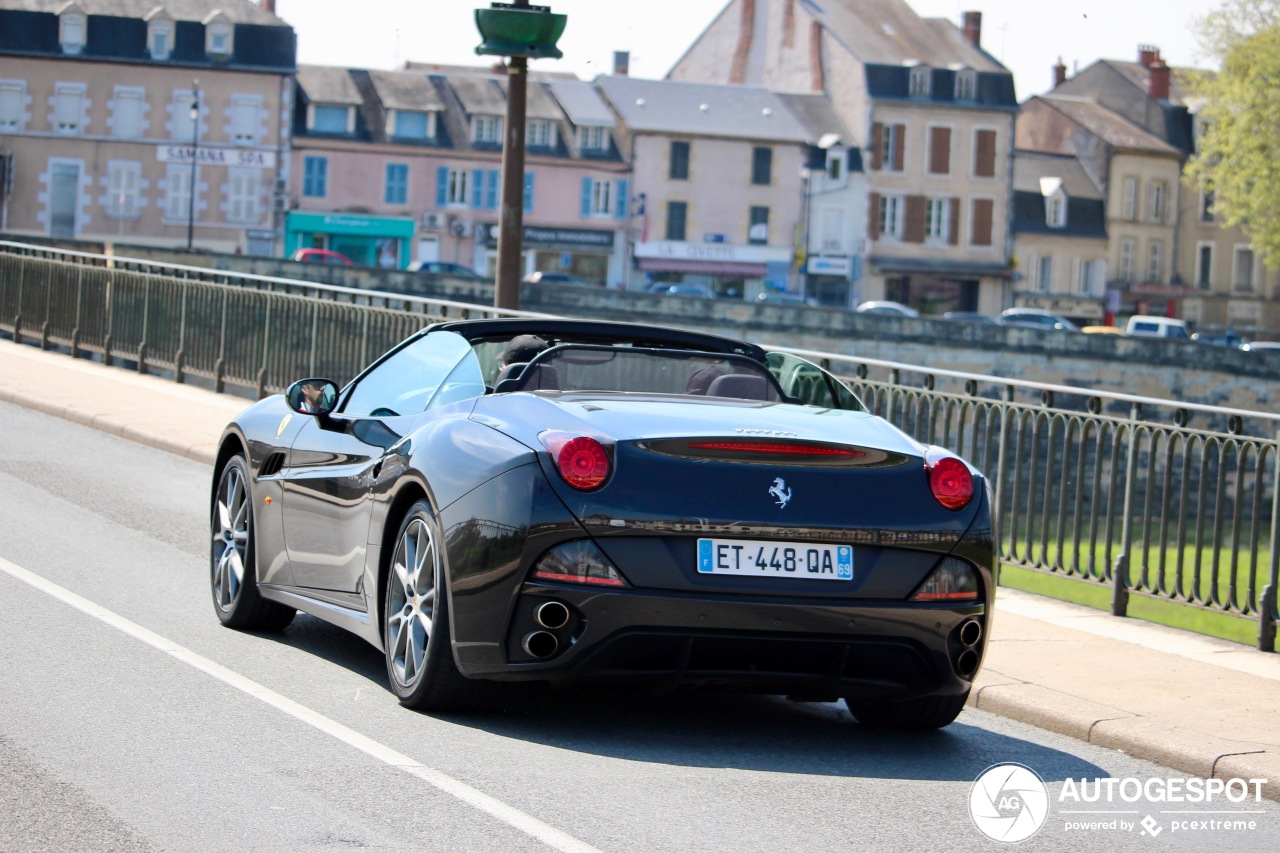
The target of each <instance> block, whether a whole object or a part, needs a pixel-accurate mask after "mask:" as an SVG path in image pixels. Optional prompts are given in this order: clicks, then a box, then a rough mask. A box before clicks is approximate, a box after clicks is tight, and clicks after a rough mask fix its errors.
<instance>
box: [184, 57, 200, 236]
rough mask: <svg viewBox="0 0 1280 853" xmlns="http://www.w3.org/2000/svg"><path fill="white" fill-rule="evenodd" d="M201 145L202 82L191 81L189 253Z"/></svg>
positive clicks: (194, 220)
mask: <svg viewBox="0 0 1280 853" xmlns="http://www.w3.org/2000/svg"><path fill="white" fill-rule="evenodd" d="M199 145H200V81H199V80H192V81H191V192H190V193H189V194H188V197H187V251H188V252H190V251H191V238H192V236H193V235H194V232H195V227H196V151H197V150H198V148H199Z"/></svg>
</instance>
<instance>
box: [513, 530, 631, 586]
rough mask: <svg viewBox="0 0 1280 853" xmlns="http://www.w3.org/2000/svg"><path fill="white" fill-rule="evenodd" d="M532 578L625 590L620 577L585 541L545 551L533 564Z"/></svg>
mask: <svg viewBox="0 0 1280 853" xmlns="http://www.w3.org/2000/svg"><path fill="white" fill-rule="evenodd" d="M533 577H534V579H536V580H544V581H560V582H562V583H582V584H589V585H591V586H627V582H626V581H625V580H624V579H623V577H622V574H621V573H620V572H619V571H618V570H617V569H616V568H614V566H613V563H611V562H609V558H608V557H606V556H605V555H604V552H603V551H601V550H600V548H599V547H598V546H597V545H596V543H594V542H592V541H591V540H589V539H575V540H573V541H572V542H564V543H562V544H560V545H557V546H555V547H554V548H552V549H551V550H550V551H547V553H545V554H543V555H542V556H541V557H539V558H538V562H537V563H535V564H534V566H533Z"/></svg>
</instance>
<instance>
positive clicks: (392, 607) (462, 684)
mask: <svg viewBox="0 0 1280 853" xmlns="http://www.w3.org/2000/svg"><path fill="white" fill-rule="evenodd" d="M441 546H442V540H441V536H440V525H439V524H438V523H437V522H436V518H435V514H434V513H433V512H432V510H431V504H429V503H428V502H427V501H418V502H417V503H416V504H414V505H413V506H412V507H410V509H409V513H408V515H406V516H405V519H404V521H403V522H402V523H401V525H400V532H399V533H398V534H397V535H396V548H395V552H394V554H393V555H392V557H391V565H390V566H389V568H388V571H387V591H386V598H385V599H384V607H385V611H384V612H385V618H384V620H383V631H382V645H383V648H384V649H385V650H386V658H387V676H388V678H389V679H390V681H391V690H392V692H394V693H395V694H396V697H397V698H399V700H400V704H401V705H404V706H405V707H407V708H413V709H414V710H417V711H467V710H471V709H473V708H475V707H476V706H477V705H479V704H480V702H481V701H483V699H484V696H485V694H486V692H487V688H488V686H489V683H488V682H485V681H479V680H476V679H470V678H467V677H466V676H464V675H463V674H462V673H461V672H459V671H458V665H457V663H456V662H455V661H454V659H453V645H452V642H451V641H450V638H449V597H448V595H447V590H446V588H445V573H444V559H443V556H442V554H441Z"/></svg>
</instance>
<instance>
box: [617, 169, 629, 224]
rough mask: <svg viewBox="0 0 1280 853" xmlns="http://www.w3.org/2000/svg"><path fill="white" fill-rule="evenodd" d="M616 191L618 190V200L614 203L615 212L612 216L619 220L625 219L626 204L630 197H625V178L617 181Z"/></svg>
mask: <svg viewBox="0 0 1280 853" xmlns="http://www.w3.org/2000/svg"><path fill="white" fill-rule="evenodd" d="M617 190H618V198H617V199H616V200H615V202H614V208H615V210H616V212H615V214H614V215H615V216H617V217H618V218H619V219H626V218H627V204H628V201H629V199H630V196H628V195H627V179H626V178H622V179H620V180H619V181H618V183H617Z"/></svg>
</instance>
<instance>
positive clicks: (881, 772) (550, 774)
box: [0, 404, 1280, 853]
mask: <svg viewBox="0 0 1280 853" xmlns="http://www.w3.org/2000/svg"><path fill="white" fill-rule="evenodd" d="M0 437H2V439H0V851H5V853H22V851H78V850H85V851H108V850H109V851H133V850H137V851H150V850H172V851H201V853H208V851H222V850H227V851H241V850H263V851H283V850H288V851H310V850H316V851H331V850H343V849H365V850H424V851H434V850H442V851H443V850H449V851H473V850H477V851H478V850H483V851H524V850H530V851H540V850H548V849H560V850H590V849H593V848H594V849H598V850H604V851H637V853H640V852H641V851H644V853H648V851H694V850H697V851H721V850H723V851H735V852H737V851H779V850H805V851H826V850H831V851H836V850H840V851H852V850H939V849H952V850H992V849H1000V848H1002V847H1006V846H1007V845H1000V844H997V843H996V842H993V841H990V840H988V839H987V838H986V837H985V836H984V835H982V834H981V833H980V832H979V830H978V829H977V827H976V826H975V824H974V821H973V819H972V818H971V817H970V812H969V796H970V791H971V788H972V786H973V783H974V780H975V778H976V777H977V776H978V775H979V774H981V773H982V772H983V771H984V770H985V769H986V768H988V767H989V766H991V765H993V764H998V763H1004V762H1018V763H1021V764H1023V765H1026V766H1027V767H1030V768H1031V769H1033V770H1034V771H1036V773H1038V774H1039V775H1040V776H1041V777H1042V778H1043V779H1044V780H1045V781H1046V782H1047V783H1048V788H1049V797H1050V801H1051V805H1050V810H1049V814H1048V817H1047V819H1046V821H1045V824H1044V827H1043V829H1041V830H1040V832H1039V834H1037V835H1035V836H1034V837H1033V838H1032V839H1031V840H1029V841H1027V842H1025V843H1024V844H1023V845H1020V846H1021V847H1022V848H1023V849H1030V850H1081V851H1085V850H1097V849H1104V848H1105V849H1113V850H1142V851H1151V850H1203V849H1211V848H1221V847H1227V846H1229V847H1231V848H1232V849H1234V850H1268V851H1274V850H1276V849H1280V805H1277V804H1274V803H1270V802H1267V801H1265V800H1264V801H1262V802H1260V803H1258V802H1253V801H1252V800H1250V801H1248V802H1245V803H1242V804H1241V803H1232V802H1228V801H1226V800H1225V799H1222V798H1220V799H1219V800H1218V801H1216V802H1215V803H1214V804H1212V805H1209V806H1206V805H1203V804H1199V805H1187V806H1185V807H1184V808H1186V809H1188V810H1193V811H1200V812H1203V811H1205V810H1208V809H1217V810H1222V811H1225V812H1229V813H1230V814H1228V815H1218V816H1214V817H1216V818H1219V819H1221V818H1224V817H1225V818H1230V819H1233V820H1234V819H1242V820H1253V821H1254V822H1255V826H1254V828H1252V829H1242V830H1230V831H1225V830H1223V831H1217V832H1215V833H1213V834H1209V832H1210V831H1202V830H1198V829H1196V830H1190V829H1188V830H1176V829H1175V828H1174V827H1173V824H1172V822H1173V821H1174V820H1177V819H1179V818H1178V817H1177V816H1175V815H1171V814H1169V813H1168V812H1169V811H1170V810H1171V807H1170V806H1169V805H1167V804H1159V803H1152V802H1149V801H1145V800H1144V801H1139V802H1136V803H1120V802H1116V803H1112V804H1107V803H1100V804H1098V803H1095V804H1090V803H1077V804H1072V803H1064V802H1062V801H1061V800H1060V799H1059V797H1060V794H1061V792H1062V791H1063V787H1064V782H1065V780H1068V779H1072V780H1081V779H1087V780H1090V781H1091V782H1092V780H1095V779H1099V778H1105V777H1110V778H1129V777H1135V778H1137V779H1139V780H1142V781H1143V782H1145V781H1146V780H1149V779H1157V780H1159V779H1164V778H1166V777H1170V776H1173V777H1179V778H1181V776H1182V774H1176V773H1173V772H1172V771H1169V770H1166V769H1164V768H1161V767H1158V766H1157V765H1154V764H1151V763H1149V762H1145V761H1139V760H1136V759H1132V758H1129V757H1128V756H1125V755H1123V754H1120V753H1117V752H1114V751H1109V750H1105V749H1101V748H1098V747H1094V746H1090V745H1088V744H1085V743H1082V742H1080V741H1076V740H1072V739H1070V738H1066V737H1063V736H1060V735H1056V734H1052V733H1049V732H1046V731H1042V730H1039V729H1036V728H1034V727H1031V726H1026V725H1022V724H1019V723H1015V722H1012V721H1009V720H1005V719H1003V718H1000V717H995V716H992V715H990V714H986V713H983V712H981V711H978V710H975V709H966V710H965V711H964V713H963V714H962V715H961V717H960V719H959V720H958V721H957V722H956V723H955V724H953V725H952V726H950V727H949V728H947V729H946V730H944V731H942V732H938V733H930V734H892V733H883V732H876V731H873V730H868V729H863V728H860V727H859V726H857V725H856V724H855V723H854V722H853V721H852V720H851V718H850V717H849V716H848V714H847V713H846V712H845V711H844V710H843V708H842V707H841V706H838V705H801V704H795V703H791V702H788V701H786V700H784V699H779V698H772V697H747V698H743V697H731V696H695V697H677V698H643V697H634V696H619V695H601V694H584V693H576V692H559V693H553V692H546V691H540V690H536V689H532V690H519V691H512V692H510V693H509V694H508V695H506V697H505V698H504V699H503V701H502V703H501V706H500V707H498V708H495V709H492V710H488V711H485V712H484V713H480V714H476V715H470V716H427V715H422V714H416V713H413V712H410V711H407V710H405V709H403V708H401V707H400V706H399V705H398V704H397V703H396V702H395V700H394V698H393V697H392V696H391V694H390V693H389V692H388V690H387V689H386V687H385V672H384V668H383V662H382V657H381V654H380V653H379V652H378V651H377V650H375V649H374V648H372V647H371V646H368V645H367V644H365V643H364V642H363V641H361V640H358V639H356V638H354V637H351V636H349V635H347V634H345V633H343V632H342V631H340V630H338V629H337V628H333V627H330V626H328V625H325V624H323V623H321V622H319V621H317V620H315V619H312V618H310V617H306V616H299V617H298V619H297V620H296V621H295V622H294V624H293V625H292V626H291V627H290V628H289V629H288V630H287V631H286V632H285V633H283V634H279V635H274V636H255V635H248V634H241V633H237V632H234V631H230V630H227V629H225V628H223V627H221V626H220V625H219V624H218V622H217V619H216V618H215V616H214V614H213V609H212V604H211V603H210V600H209V592H208V581H207V577H206V575H207V566H208V557H207V538H208V533H207V520H206V506H207V500H208V497H207V496H208V490H209V471H208V470H207V469H206V468H205V467H204V466H202V465H200V464H197V463H195V462H191V461H188V460H185V459H181V458H178V457H175V456H171V455H168V454H165V453H162V452H159V451H155V450H151V449H148V448H145V447H141V446H139V445H136V444H132V443H129V442H126V441H123V440H120V439H117V438H114V437H112V436H109V435H105V434H102V433H98V432H95V431H93V430H90V429H87V428H84V427H81V426H78V425H76V424H72V423H70V422H67V421H62V420H59V419H55V418H50V417H47V416H44V415H40V414H37V413H33V412H29V411H26V410H23V409H19V408H15V407H12V406H9V405H6V404H0ZM997 628H998V626H997ZM1136 784H1137V783H1135V785H1136ZM1072 810H1074V811H1088V810H1093V811H1103V812H1107V813H1106V814H1102V815H1097V814H1095V815H1077V814H1070V813H1068V812H1069V811H1072ZM1121 810H1124V812H1125V813H1123V814H1120V813H1119V812H1120V811H1121ZM1148 814H1154V815H1156V816H1157V817H1158V818H1159V819H1160V821H1161V828H1160V832H1159V834H1158V835H1155V836H1152V835H1150V834H1147V835H1144V834H1142V832H1141V831H1140V829H1139V828H1134V829H1132V830H1129V831H1121V830H1113V829H1106V828H1087V829H1075V828H1072V827H1071V824H1073V823H1075V822H1076V821H1081V820H1101V821H1103V822H1106V821H1110V820H1112V819H1123V820H1128V821H1137V820H1140V819H1141V818H1142V817H1143V816H1145V815H1148ZM1214 817H1210V816H1208V815H1204V814H1198V815H1197V816H1196V819H1198V820H1199V819H1214ZM1166 827H1167V828H1166Z"/></svg>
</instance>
